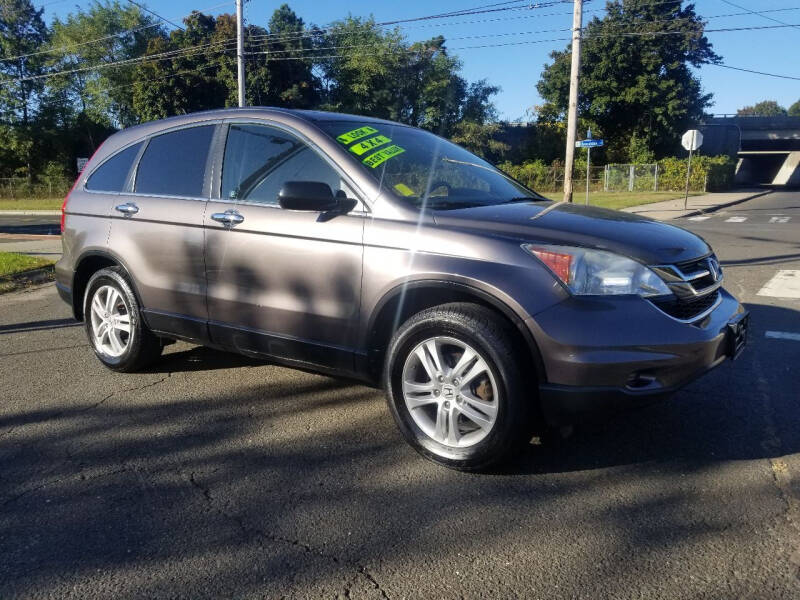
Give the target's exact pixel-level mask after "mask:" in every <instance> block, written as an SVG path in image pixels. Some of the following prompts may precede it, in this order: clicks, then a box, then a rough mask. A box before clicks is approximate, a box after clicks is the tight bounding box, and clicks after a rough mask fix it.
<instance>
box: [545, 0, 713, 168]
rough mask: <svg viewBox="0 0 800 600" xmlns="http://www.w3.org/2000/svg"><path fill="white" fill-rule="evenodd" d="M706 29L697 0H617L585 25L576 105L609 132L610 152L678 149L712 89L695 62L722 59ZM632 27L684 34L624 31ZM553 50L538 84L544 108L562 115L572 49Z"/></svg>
mask: <svg viewBox="0 0 800 600" xmlns="http://www.w3.org/2000/svg"><path fill="white" fill-rule="evenodd" d="M703 29H704V22H703V21H702V19H701V18H700V17H699V16H698V15H697V14H696V13H695V10H694V5H692V4H687V5H686V6H685V7H682V6H681V2H669V3H667V2H652V1H651V0H612V1H610V2H608V3H607V14H606V15H605V16H604V17H603V18H602V19H600V18H597V17H595V18H594V19H592V20H591V21H590V22H589V23H588V25H587V26H586V27H585V34H584V35H585V37H584V42H583V45H582V65H581V86H580V87H581V93H580V95H579V99H578V102H579V104H578V112H579V114H580V115H582V117H583V118H585V119H586V120H587V121H588V122H589V123H591V124H592V125H593V127H592V129H597V130H598V131H602V132H604V134H605V135H606V137H607V139H608V149H607V153H608V154H607V155H608V157H609V159H611V160H616V161H619V162H628V161H630V160H632V159H633V158H634V156H641V155H642V154H643V150H642V147H644V148H645V149H646V151H647V152H649V153H650V155H655V156H656V157H659V156H668V155H670V154H674V153H675V152H676V151H677V150H678V148H679V147H680V146H679V145H680V135H681V133H682V132H683V131H685V130H686V129H688V128H689V127H690V126H691V125H692V124H694V123H697V122H698V121H699V120H700V119H701V118H702V116H703V111H704V109H705V108H706V107H708V106H709V105H710V102H711V95H710V94H703V92H702V90H701V87H700V81H699V79H698V78H697V77H696V76H695V75H694V74H693V73H692V71H691V69H690V67H692V66H694V67H698V66H700V65H702V64H704V63H713V62H718V61H719V57H718V56H717V55H716V54H715V53H714V52H713V50H712V48H711V44H710V43H709V41H708V39H707V38H706V37H705V36H704V35H703ZM634 30H635V31H645V32H646V31H648V30H652V31H654V32H656V31H670V32H679V33H680V34H681V35H662V34H655V33H654V34H653V35H641V36H639V35H637V36H635V37H633V36H624V35H619V33H620V32H623V31H634ZM550 56H551V58H552V61H553V62H552V63H550V64H549V65H546V67H545V70H544V72H543V73H542V76H541V79H540V81H539V83H538V85H537V89H538V90H539V93H540V94H541V96H542V97H543V98H544V99H545V100H546V102H547V104H546V105H545V107H543V110H542V112H543V113H544V114H545V115H548V117H549V118H550V119H558V118H562V117H563V115H564V114H565V112H566V109H567V104H568V99H569V71H570V60H571V51H570V49H569V48H567V49H565V50H563V51H560V52H553V53H552V54H551V55H550ZM634 136H635V138H636V142H635V143H632V141H631V140H632V138H634Z"/></svg>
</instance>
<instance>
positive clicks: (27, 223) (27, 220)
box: [0, 214, 61, 235]
mask: <svg viewBox="0 0 800 600" xmlns="http://www.w3.org/2000/svg"><path fill="white" fill-rule="evenodd" d="M0 233H5V234H24V235H60V234H61V217H60V216H58V215H9V214H0Z"/></svg>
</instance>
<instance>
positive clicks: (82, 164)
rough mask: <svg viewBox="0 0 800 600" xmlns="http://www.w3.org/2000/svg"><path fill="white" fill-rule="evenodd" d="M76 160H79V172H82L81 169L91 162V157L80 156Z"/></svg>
mask: <svg viewBox="0 0 800 600" xmlns="http://www.w3.org/2000/svg"><path fill="white" fill-rule="evenodd" d="M76 162H77V167H78V173H80V172H81V171H83V167H85V166H86V163H88V162H89V159H88V158H78V159H77V161H76Z"/></svg>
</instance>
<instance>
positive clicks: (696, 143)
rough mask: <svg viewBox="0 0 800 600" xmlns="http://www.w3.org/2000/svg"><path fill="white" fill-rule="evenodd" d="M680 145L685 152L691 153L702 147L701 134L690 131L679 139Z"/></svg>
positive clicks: (695, 130) (693, 130) (696, 131)
mask: <svg viewBox="0 0 800 600" xmlns="http://www.w3.org/2000/svg"><path fill="white" fill-rule="evenodd" d="M681 145H683V147H684V148H686V149H687V150H689V151H691V152H693V151H695V150H697V149H698V148H699V147H700V146H702V145H703V134H702V133H700V132H699V131H698V130H697V129H690V130H689V131H687V132H686V133H684V134H683V137H682V138H681Z"/></svg>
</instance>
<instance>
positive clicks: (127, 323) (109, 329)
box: [91, 285, 131, 358]
mask: <svg viewBox="0 0 800 600" xmlns="http://www.w3.org/2000/svg"><path fill="white" fill-rule="evenodd" d="M91 319H92V338H93V342H94V345H95V348H97V350H98V352H101V353H102V354H105V355H106V356H109V357H111V358H118V357H120V356H122V354H124V353H125V350H127V349H128V346H129V345H130V343H131V315H130V311H129V310H128V305H127V304H126V303H125V299H124V297H123V295H122V294H121V293H120V292H119V290H117V289H116V288H115V287H113V286H110V285H103V286H101V287H99V288H97V290H96V291H95V293H94V296H93V297H92V302H91Z"/></svg>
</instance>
